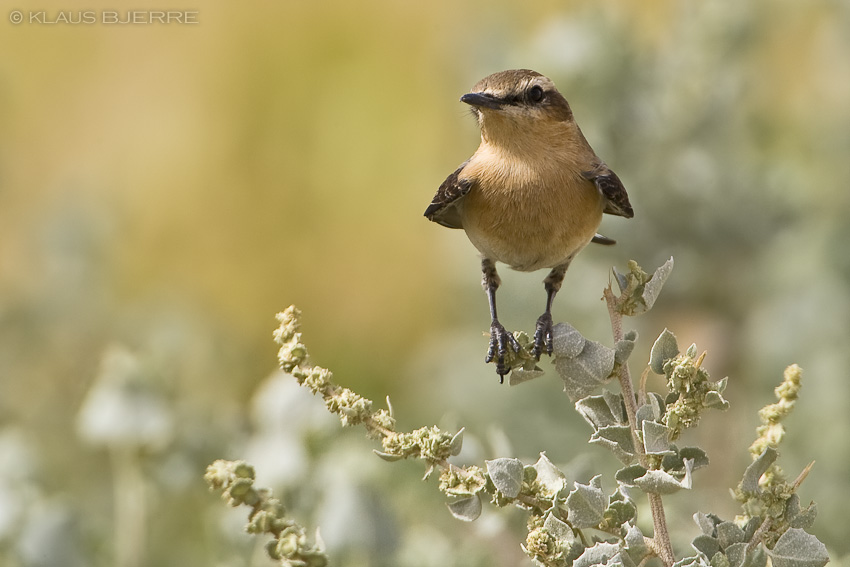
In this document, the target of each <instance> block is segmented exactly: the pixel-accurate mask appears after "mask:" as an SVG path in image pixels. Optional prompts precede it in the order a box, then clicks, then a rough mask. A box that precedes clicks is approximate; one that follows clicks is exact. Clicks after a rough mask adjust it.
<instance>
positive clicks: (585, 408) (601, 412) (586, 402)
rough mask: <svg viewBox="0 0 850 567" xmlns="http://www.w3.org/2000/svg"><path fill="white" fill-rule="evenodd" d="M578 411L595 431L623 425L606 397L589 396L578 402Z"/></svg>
mask: <svg viewBox="0 0 850 567" xmlns="http://www.w3.org/2000/svg"><path fill="white" fill-rule="evenodd" d="M621 403H622V402H621ZM576 411H578V413H579V414H580V415H581V416H582V417H583V418H584V420H585V421H586V422H587V423H589V424H590V426H591V427H592V428H593V429H594V431H595V430H597V429H599V428H601V427H609V426H611V425H621V424H622V422H621V421H620V420H619V419H618V418H617V417H616V416H615V415H614V413H613V412H612V411H611V406H610V405H609V402H608V399H607V398H606V397H605V396H587V397H585V398H582V399H580V400H579V401H577V402H576Z"/></svg>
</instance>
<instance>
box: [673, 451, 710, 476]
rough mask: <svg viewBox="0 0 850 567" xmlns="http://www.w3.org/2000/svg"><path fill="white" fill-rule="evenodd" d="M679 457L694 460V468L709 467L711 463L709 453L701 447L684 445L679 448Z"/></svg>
mask: <svg viewBox="0 0 850 567" xmlns="http://www.w3.org/2000/svg"><path fill="white" fill-rule="evenodd" d="M679 457H680V458H681V459H682V460H691V461H693V463H694V467H693V470H697V469H701V468H702V467H707V466H708V464H709V462H708V455H707V454H706V452H705V451H703V450H702V449H700V448H699V447H682V448H681V449H680V450H679Z"/></svg>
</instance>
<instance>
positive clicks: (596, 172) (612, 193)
mask: <svg viewBox="0 0 850 567" xmlns="http://www.w3.org/2000/svg"><path fill="white" fill-rule="evenodd" d="M582 176H584V178H585V179H587V180H589V181H593V183H594V184H595V185H596V188H597V189H599V192H600V193H602V196H603V197H605V209H604V210H603V212H605V213H608V214H609V215H617V216H620V217H626V218H627V219H630V218H632V217H633V216H635V212H634V211H633V210H632V205H631V203H629V194H628V193H626V188H625V187H623V182H622V181H620V178H619V177H617V174H616V173H614V172H613V171H611V170H610V169H608V166H607V165H605V164H604V163H600V164H599V165H598V166H596V167H595V168H594V169H593V171H585V172H582Z"/></svg>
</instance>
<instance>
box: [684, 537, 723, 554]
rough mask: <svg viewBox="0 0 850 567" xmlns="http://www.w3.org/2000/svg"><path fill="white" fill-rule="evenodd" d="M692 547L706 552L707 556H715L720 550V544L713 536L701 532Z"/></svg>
mask: <svg viewBox="0 0 850 567" xmlns="http://www.w3.org/2000/svg"><path fill="white" fill-rule="evenodd" d="M691 547H693V548H694V549H696V550H697V551H699V552H701V553H703V554H705V556H706V557H714V554H715V553H717V552H718V551H720V544H719V543H718V542H717V540H716V539H715V538H713V537H711V536H707V535H705V534H700V535H698V536H697V537H695V538H694V540H693V541H692V542H691Z"/></svg>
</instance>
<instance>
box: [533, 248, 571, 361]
mask: <svg viewBox="0 0 850 567" xmlns="http://www.w3.org/2000/svg"><path fill="white" fill-rule="evenodd" d="M570 260H571V259H570ZM570 260H567V262H566V263H565V264H561V265H560V266H555V267H554V268H552V271H551V272H549V275H548V276H546V279H545V280H543V285H544V287H545V289H546V311H544V312H543V315H541V316H540V317H539V318H538V319H537V329H536V330H535V331H534V348H533V349H532V351H531V353H532V354H533V355H534V356H535V357H537V359H538V360H539V359H540V355H541V354H543V353H544V352H545V353H546V354H548V355H551V354H552V349H553V347H554V344H553V340H552V302H553V301H554V300H555V294H557V293H558V290H559V289H561V283H562V282H563V281H564V274H565V273H566V272H567V268H568V267H569V266H570Z"/></svg>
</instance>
